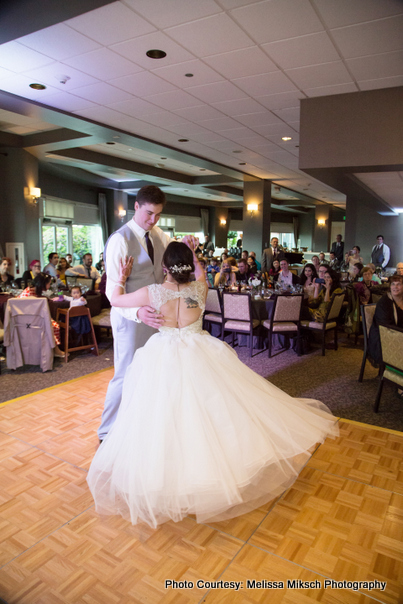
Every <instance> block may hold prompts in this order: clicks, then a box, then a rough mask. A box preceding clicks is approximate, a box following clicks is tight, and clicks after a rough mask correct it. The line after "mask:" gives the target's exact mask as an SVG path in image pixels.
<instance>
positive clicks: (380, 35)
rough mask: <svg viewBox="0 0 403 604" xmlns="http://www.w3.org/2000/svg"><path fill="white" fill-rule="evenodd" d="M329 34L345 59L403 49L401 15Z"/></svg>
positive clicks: (335, 30)
mask: <svg viewBox="0 0 403 604" xmlns="http://www.w3.org/2000/svg"><path fill="white" fill-rule="evenodd" d="M331 34H332V36H333V38H334V40H335V43H336V44H337V46H338V48H339V49H340V50H341V52H342V54H343V56H344V57H345V58H347V59H352V58H354V57H362V56H365V55H375V54H378V53H381V52H392V51H394V50H401V49H402V48H403V15H400V16H397V17H389V18H388V19H381V20H379V21H370V22H369V23H360V24H359V25H350V26H348V27H342V28H341V29H332V31H331Z"/></svg>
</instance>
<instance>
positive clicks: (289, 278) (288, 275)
mask: <svg viewBox="0 0 403 604" xmlns="http://www.w3.org/2000/svg"><path fill="white" fill-rule="evenodd" d="M274 281H276V282H277V283H280V285H281V287H287V286H288V285H297V284H298V283H299V277H298V275H295V274H294V273H292V272H291V271H290V269H289V264H288V260H286V259H285V258H283V259H282V260H280V272H279V273H278V275H276V276H275V277H274Z"/></svg>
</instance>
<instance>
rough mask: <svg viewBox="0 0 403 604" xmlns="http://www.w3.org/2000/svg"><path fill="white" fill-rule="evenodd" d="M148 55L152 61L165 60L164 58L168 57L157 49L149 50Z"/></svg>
mask: <svg viewBox="0 0 403 604" xmlns="http://www.w3.org/2000/svg"><path fill="white" fill-rule="evenodd" d="M146 55H147V57H149V58H150V59H163V58H164V57H166V56H167V53H166V52H164V51H163V50H157V49H156V48H154V49H151V50H147V52H146Z"/></svg>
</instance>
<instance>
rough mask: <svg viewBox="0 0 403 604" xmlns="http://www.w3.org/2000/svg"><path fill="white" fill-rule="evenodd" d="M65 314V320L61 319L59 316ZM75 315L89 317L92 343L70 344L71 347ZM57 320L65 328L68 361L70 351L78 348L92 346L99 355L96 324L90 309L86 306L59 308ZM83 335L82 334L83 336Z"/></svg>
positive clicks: (65, 352) (65, 353) (65, 356)
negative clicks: (93, 322)
mask: <svg viewBox="0 0 403 604" xmlns="http://www.w3.org/2000/svg"><path fill="white" fill-rule="evenodd" d="M62 316H64V317H65V319H64V321H60V320H59V317H62ZM73 317H88V320H89V322H90V325H91V330H90V332H89V334H86V335H89V336H91V338H92V343H90V344H83V345H82V346H70V347H69V338H70V333H71V326H70V319H72V318H73ZM56 322H57V323H58V324H59V326H60V329H64V360H65V362H66V363H67V361H68V356H69V354H68V353H69V352H75V351H77V350H86V349H88V348H90V349H91V350H92V352H93V354H95V355H96V356H99V352H98V344H97V340H96V337H95V332H94V326H93V324H92V321H91V314H90V309H89V308H87V307H86V306H73V307H72V308H58V309H57V315H56ZM81 337H82V336H81Z"/></svg>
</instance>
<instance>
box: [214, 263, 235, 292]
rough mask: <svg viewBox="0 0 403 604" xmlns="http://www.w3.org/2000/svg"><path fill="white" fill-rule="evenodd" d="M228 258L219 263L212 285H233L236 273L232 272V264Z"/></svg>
mask: <svg viewBox="0 0 403 604" xmlns="http://www.w3.org/2000/svg"><path fill="white" fill-rule="evenodd" d="M228 260H229V259H228ZM228 260H224V262H223V263H222V264H221V269H220V272H219V273H218V274H217V275H216V276H215V279H214V287H218V286H219V285H224V286H225V287H230V286H232V285H235V281H236V275H235V273H234V272H232V266H231V264H230V262H229V261H228Z"/></svg>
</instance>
